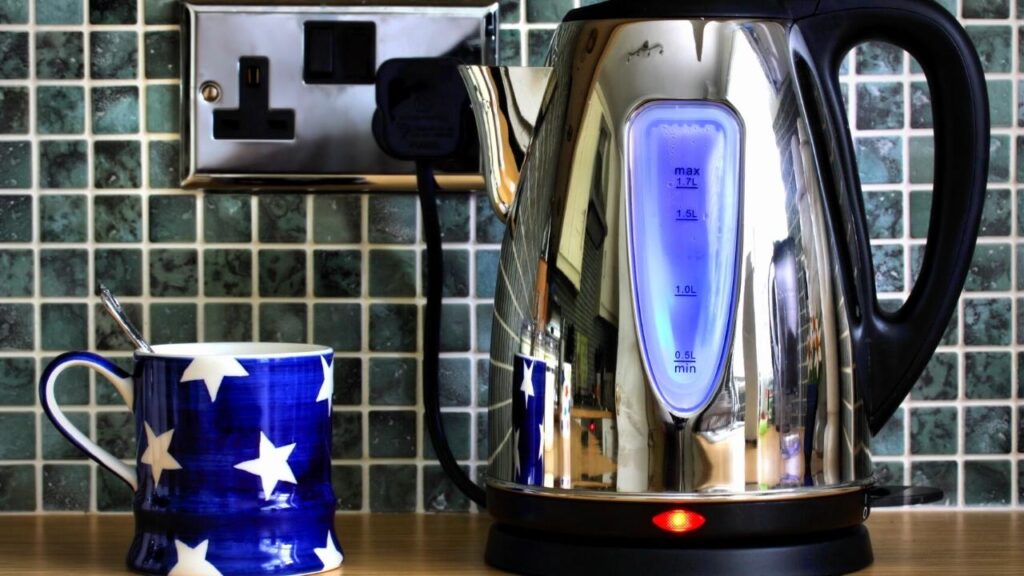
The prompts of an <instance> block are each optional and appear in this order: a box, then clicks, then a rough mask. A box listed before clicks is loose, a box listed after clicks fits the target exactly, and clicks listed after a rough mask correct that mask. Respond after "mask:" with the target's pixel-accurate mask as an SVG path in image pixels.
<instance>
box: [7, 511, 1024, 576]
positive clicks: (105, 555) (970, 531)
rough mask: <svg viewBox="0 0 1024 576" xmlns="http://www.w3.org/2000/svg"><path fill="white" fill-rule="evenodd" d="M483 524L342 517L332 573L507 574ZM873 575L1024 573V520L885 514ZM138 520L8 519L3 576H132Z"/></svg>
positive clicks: (457, 518)
mask: <svg viewBox="0 0 1024 576" xmlns="http://www.w3.org/2000/svg"><path fill="white" fill-rule="evenodd" d="M488 525H489V521H488V519H487V517H486V516H483V515H411V514H410V515H404V514H403V515H383V514H377V515H355V516H352V515H344V516H338V517H337V527H338V536H339V538H340V539H341V542H342V545H343V547H344V549H345V564H344V566H343V567H342V568H341V569H339V570H335V571H334V572H331V573H329V574H333V575H344V576H353V575H383V574H499V573H500V572H498V571H496V570H492V569H489V568H488V567H487V566H486V565H485V564H484V562H483V551H484V544H485V542H486V539H487V527H488ZM868 527H869V528H870V530H871V536H872V542H873V543H874V548H875V563H874V565H873V566H872V567H871V568H869V569H868V570H865V571H864V572H861V574H865V575H887V576H897V575H911V574H913V575H922V574H929V575H937V574H958V575H959V574H971V575H989V574H991V575H1000V574H1006V575H1009V574H1024V546H1022V545H1021V537H1022V536H1024V513H1017V512H931V511H921V512H876V513H875V514H874V515H872V517H871V519H870V520H868ZM131 537H132V519H131V517H129V516H99V515H46V516H0V575H8V574H18V575H20V576H25V575H34V574H72V575H74V576H98V575H109V574H118V573H124V572H125V568H124V556H125V553H126V552H127V550H128V545H129V543H130V542H131Z"/></svg>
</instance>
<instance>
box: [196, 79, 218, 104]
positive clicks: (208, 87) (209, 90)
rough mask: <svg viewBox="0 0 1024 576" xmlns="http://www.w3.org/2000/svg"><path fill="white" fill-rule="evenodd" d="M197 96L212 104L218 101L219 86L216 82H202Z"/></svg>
mask: <svg viewBox="0 0 1024 576" xmlns="http://www.w3.org/2000/svg"><path fill="white" fill-rule="evenodd" d="M199 94H200V95H201V96H202V97H203V100H205V101H207V102H209V103H211V104H212V103H214V102H216V101H217V100H220V85H219V84H217V83H216V82H203V85H202V86H200V87H199Z"/></svg>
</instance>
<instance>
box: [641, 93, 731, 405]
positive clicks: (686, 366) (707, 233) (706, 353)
mask: <svg viewBox="0 0 1024 576" xmlns="http://www.w3.org/2000/svg"><path fill="white" fill-rule="evenodd" d="M741 137H742V129H741V127H740V123H739V121H738V120H737V118H736V116H735V115H734V114H733V112H732V111H731V110H730V109H729V108H727V107H725V106H723V105H721V104H716V103H713V102H706V101H658V102H652V103H649V104H646V105H644V106H643V107H642V108H641V109H640V110H639V111H638V112H637V113H636V114H635V115H634V116H633V118H632V121H631V124H630V126H629V145H630V151H629V154H630V158H629V160H630V162H629V170H630V174H629V191H628V194H629V197H628V204H629V219H630V226H629V235H630V238H629V242H630V261H631V267H632V270H631V272H632V275H633V278H632V280H633V295H634V301H635V306H636V316H637V324H638V329H637V332H638V333H639V336H640V344H641V346H640V348H641V350H642V352H643V359H644V364H645V365H646V367H647V373H648V374H649V375H650V376H651V378H652V380H653V385H654V388H655V391H656V392H657V394H658V396H659V397H660V398H661V400H662V402H663V403H664V404H665V406H666V407H667V408H668V410H669V411H670V412H671V413H672V414H674V415H676V416H678V417H689V416H693V415H695V414H697V413H698V412H700V411H701V410H703V409H704V408H705V407H706V406H707V404H708V403H709V402H710V401H711V398H712V397H713V396H714V393H715V391H716V390H717V389H718V385H719V383H720V382H721V381H722V375H723V371H724V370H725V367H726V360H727V358H728V353H729V342H730V336H731V334H732V325H733V321H734V309H735V299H736V279H737V278H736V277H737V272H736V270H737V258H738V252H739V222H740V213H739V210H740V186H739V171H740V139H741Z"/></svg>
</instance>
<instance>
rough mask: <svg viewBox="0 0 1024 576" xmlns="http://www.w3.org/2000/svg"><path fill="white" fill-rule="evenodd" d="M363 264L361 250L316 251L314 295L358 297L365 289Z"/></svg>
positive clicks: (314, 252) (314, 259) (314, 257)
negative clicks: (363, 284)
mask: <svg viewBox="0 0 1024 576" xmlns="http://www.w3.org/2000/svg"><path fill="white" fill-rule="evenodd" d="M362 262H363V255H362V253H361V252H360V251H359V250H314V251H313V295H314V296H318V297H331V298H351V297H358V296H359V295H360V294H361V293H362V289H363V288H362V265H363V264H362Z"/></svg>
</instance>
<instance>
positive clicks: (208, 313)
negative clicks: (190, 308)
mask: <svg viewBox="0 0 1024 576" xmlns="http://www.w3.org/2000/svg"><path fill="white" fill-rule="evenodd" d="M203 340H204V341H205V342H249V341H251V340H252V304H219V303H217V304H214V303H207V304H206V305H204V306H203Z"/></svg>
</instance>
